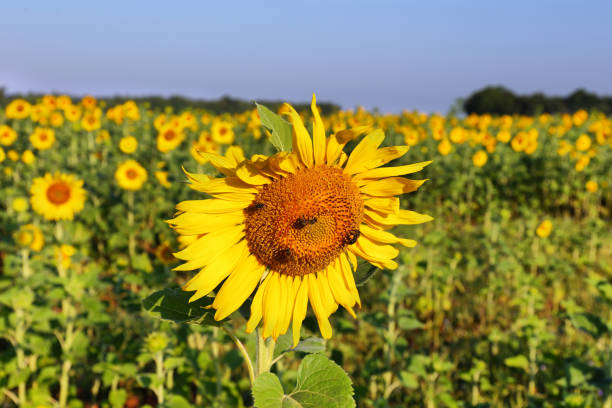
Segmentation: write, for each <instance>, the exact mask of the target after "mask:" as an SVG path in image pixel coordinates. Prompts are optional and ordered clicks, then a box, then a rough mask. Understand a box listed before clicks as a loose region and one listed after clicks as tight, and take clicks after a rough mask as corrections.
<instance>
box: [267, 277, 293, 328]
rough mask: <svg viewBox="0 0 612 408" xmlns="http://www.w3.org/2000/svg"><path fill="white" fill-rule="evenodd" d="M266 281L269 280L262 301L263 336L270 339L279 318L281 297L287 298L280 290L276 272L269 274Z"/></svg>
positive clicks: (279, 278) (281, 304)
mask: <svg viewBox="0 0 612 408" xmlns="http://www.w3.org/2000/svg"><path fill="white" fill-rule="evenodd" d="M266 280H270V283H268V286H267V288H266V293H265V294H264V300H263V314H264V316H263V320H264V326H263V336H264V338H267V337H270V336H271V335H272V333H273V332H274V329H275V328H276V324H277V322H278V320H279V317H280V309H281V307H282V306H283V296H287V294H286V293H283V291H282V290H281V283H280V280H281V275H280V274H279V273H278V272H270V273H269V275H268V277H267V278H266Z"/></svg>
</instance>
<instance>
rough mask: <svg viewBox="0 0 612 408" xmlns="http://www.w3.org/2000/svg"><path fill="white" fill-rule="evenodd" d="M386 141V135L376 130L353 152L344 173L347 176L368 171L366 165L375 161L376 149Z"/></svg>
mask: <svg viewBox="0 0 612 408" xmlns="http://www.w3.org/2000/svg"><path fill="white" fill-rule="evenodd" d="M384 139H385V134H384V133H383V131H382V130H380V129H376V130H375V131H373V132H372V133H370V134H368V135H367V136H366V137H364V138H363V139H362V140H361V142H359V144H358V145H357V146H355V149H354V150H353V151H352V152H351V155H350V156H349V158H348V162H347V163H346V166H345V167H344V172H345V173H347V174H355V173H359V172H361V171H365V170H367V168H366V167H365V164H366V163H368V162H370V161H372V160H373V159H374V157H375V156H376V149H377V148H378V146H380V144H381V143H382V141H383V140H384Z"/></svg>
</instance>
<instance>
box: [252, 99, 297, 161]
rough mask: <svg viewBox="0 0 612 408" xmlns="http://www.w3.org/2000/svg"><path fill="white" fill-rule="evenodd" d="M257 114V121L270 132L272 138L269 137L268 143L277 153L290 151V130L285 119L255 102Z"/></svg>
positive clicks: (289, 125)
mask: <svg viewBox="0 0 612 408" xmlns="http://www.w3.org/2000/svg"><path fill="white" fill-rule="evenodd" d="M255 105H257V112H258V113H259V119H260V120H261V124H262V125H263V126H264V127H265V128H267V129H268V130H270V132H271V133H272V136H271V137H270V143H272V145H274V147H276V150H278V151H279V152H288V151H291V149H292V133H291V132H292V129H291V124H290V123H289V122H287V121H286V120H285V119H283V118H282V117H280V115H277V114H276V113H274V112H272V111H271V110H270V109H268V108H266V107H265V106H264V105H260V104H258V103H257V102H256V103H255Z"/></svg>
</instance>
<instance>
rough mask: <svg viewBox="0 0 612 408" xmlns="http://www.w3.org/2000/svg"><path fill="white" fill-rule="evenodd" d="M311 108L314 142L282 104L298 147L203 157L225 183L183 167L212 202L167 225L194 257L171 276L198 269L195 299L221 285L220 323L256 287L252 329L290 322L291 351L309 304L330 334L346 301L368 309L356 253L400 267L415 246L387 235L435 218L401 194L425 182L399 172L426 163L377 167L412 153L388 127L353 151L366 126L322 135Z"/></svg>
mask: <svg viewBox="0 0 612 408" xmlns="http://www.w3.org/2000/svg"><path fill="white" fill-rule="evenodd" d="M311 109H312V113H313V116H314V124H313V138H312V139H311V137H310V135H309V133H308V131H307V130H306V128H305V126H304V124H303V122H302V120H301V118H300V116H299V115H298V114H297V112H296V111H295V110H294V109H293V107H291V106H290V105H288V104H285V105H284V109H283V111H284V112H286V114H288V116H289V119H290V121H291V123H292V125H293V129H294V132H293V152H280V153H277V154H275V155H273V156H271V157H266V156H262V155H255V156H254V157H253V158H252V159H251V160H245V159H244V156H242V155H238V154H236V155H228V156H220V155H218V154H215V153H203V154H204V155H206V156H207V157H208V158H209V160H210V162H211V163H212V165H213V166H215V167H216V168H217V170H218V171H219V172H221V173H222V174H224V175H225V177H223V178H209V177H208V176H205V175H200V174H191V173H188V172H186V174H187V177H188V179H189V180H190V182H191V184H190V187H191V188H192V189H194V190H196V191H200V192H203V193H206V194H209V195H211V196H212V197H213V198H212V199H206V200H191V201H183V202H181V203H179V204H178V205H177V210H178V215H177V216H176V217H175V218H174V219H172V220H169V221H168V223H169V224H170V225H171V226H172V227H173V228H174V229H175V231H176V232H177V233H178V234H179V242H181V243H184V244H186V247H185V248H184V249H183V250H181V251H179V252H177V253H175V254H174V255H175V256H176V257H177V258H178V259H180V260H183V261H186V262H185V263H184V264H182V265H180V266H178V267H176V268H175V269H176V270H181V271H188V270H194V269H199V270H200V271H199V272H198V273H197V274H196V275H195V276H194V277H193V278H192V279H191V280H190V281H189V282H188V283H187V284H186V285H185V286H184V287H183V289H184V290H188V291H195V293H194V294H193V296H192V297H191V299H190V300H191V301H194V300H197V299H199V298H201V297H203V296H205V295H207V294H209V293H210V292H211V291H212V290H213V289H215V288H216V287H217V286H218V285H219V284H220V283H221V282H223V281H224V280H225V282H224V283H223V285H222V286H221V288H220V289H219V291H218V292H217V294H216V297H215V300H214V302H213V304H212V307H213V308H214V309H216V312H215V319H217V320H221V319H224V318H226V317H227V316H229V315H230V314H231V313H232V312H234V311H235V310H237V309H238V307H240V305H241V304H242V303H243V302H244V301H245V300H246V299H247V298H248V297H249V296H250V295H251V294H252V293H253V292H255V295H254V298H253V302H252V304H251V316H250V318H249V320H248V322H247V331H248V332H251V331H253V330H254V329H255V328H256V327H257V326H258V325H259V323H260V321H261V320H262V319H263V336H264V337H266V338H267V337H270V336H272V337H273V338H277V337H278V336H279V335H281V334H283V333H285V332H286V331H287V330H288V328H289V325H290V324H293V340H294V344H297V342H298V341H299V337H300V329H301V325H302V321H303V320H304V318H305V316H306V309H307V306H308V302H309V301H310V305H311V306H312V309H313V310H314V314H315V315H316V318H317V321H318V324H319V328H320V330H321V334H322V335H323V337H324V338H329V337H330V336H331V334H332V328H331V325H330V323H329V320H328V319H329V316H330V315H331V314H332V313H334V312H335V311H336V310H337V308H338V305H342V306H343V307H344V308H345V309H346V310H348V312H349V313H350V314H351V315H353V316H354V317H355V312H354V310H353V308H354V306H355V305H356V304H357V305H361V301H360V298H359V293H358V292H357V287H356V285H355V280H354V278H353V269H354V268H356V266H357V257H361V258H363V259H365V260H366V261H368V262H369V263H371V264H372V265H374V266H375V267H378V268H384V269H395V268H397V266H398V264H397V263H396V262H395V261H394V260H393V258H395V257H396V256H397V255H398V253H399V251H398V249H396V248H395V247H394V246H392V244H400V245H403V246H406V247H413V246H415V245H416V242H415V241H413V240H409V239H404V238H398V237H396V236H395V235H393V234H392V233H390V232H388V231H386V230H388V229H390V228H392V227H394V226H395V225H398V224H404V225H411V224H420V223H423V222H427V221H430V220H431V219H432V218H431V217H430V216H428V215H423V214H418V213H416V212H412V211H408V210H402V209H400V206H399V198H398V197H396V195H399V194H403V193H408V192H412V191H415V190H416V189H418V188H419V186H421V184H423V182H424V181H425V180H409V179H405V178H402V177H398V176H400V175H404V174H409V173H414V172H417V171H419V170H421V169H422V168H423V167H425V166H426V165H427V164H429V163H430V162H422V163H416V164H411V165H406V166H399V167H386V168H381V167H380V166H382V165H384V164H386V163H388V162H390V161H391V160H394V159H397V158H399V157H401V156H402V155H403V154H404V153H406V152H407V151H408V147H407V146H395V147H383V148H379V146H380V144H381V143H382V141H383V139H384V134H383V132H382V131H381V130H376V131H373V132H371V133H369V134H368V135H367V136H365V137H364V138H363V140H361V141H360V143H359V144H358V145H357V146H356V147H355V149H354V150H353V151H352V153H351V154H350V156H347V155H346V154H345V153H344V152H343V147H344V145H345V144H346V143H347V142H348V141H350V140H351V139H353V138H355V137H356V136H358V135H359V134H360V133H363V131H364V130H365V129H367V128H363V127H362V128H357V129H353V130H344V131H341V132H338V133H336V134H334V135H332V136H331V137H330V138H329V139H326V137H325V129H324V126H323V121H322V120H321V117H320V115H319V111H318V109H317V107H316V103H315V97H314V96H313V99H312V104H311Z"/></svg>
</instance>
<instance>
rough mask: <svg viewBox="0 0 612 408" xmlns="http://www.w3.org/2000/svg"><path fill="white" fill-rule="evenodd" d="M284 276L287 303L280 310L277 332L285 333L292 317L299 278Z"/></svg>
mask: <svg viewBox="0 0 612 408" xmlns="http://www.w3.org/2000/svg"><path fill="white" fill-rule="evenodd" d="M284 278H285V289H286V291H287V293H288V296H287V304H286V305H285V306H284V308H283V309H282V310H281V312H282V319H281V321H280V324H279V334H285V333H287V330H288V329H289V325H290V324H291V317H293V308H294V307H295V301H296V298H297V292H298V289H299V282H300V281H299V280H298V279H297V277H293V276H287V275H285V276H284Z"/></svg>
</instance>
